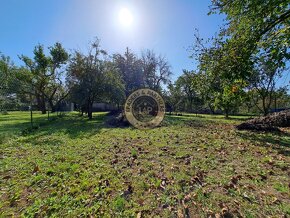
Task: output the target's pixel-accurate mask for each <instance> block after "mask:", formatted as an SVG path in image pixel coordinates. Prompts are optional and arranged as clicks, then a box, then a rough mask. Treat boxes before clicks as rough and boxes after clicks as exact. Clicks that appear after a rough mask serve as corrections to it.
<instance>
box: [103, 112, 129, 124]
mask: <svg viewBox="0 0 290 218" xmlns="http://www.w3.org/2000/svg"><path fill="white" fill-rule="evenodd" d="M106 123H107V124H108V125H109V126H111V127H126V126H129V125H130V124H129V122H128V120H127V119H126V116H125V114H124V112H118V113H110V114H109V115H108V118H107V121H106Z"/></svg>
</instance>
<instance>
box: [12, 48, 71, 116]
mask: <svg viewBox="0 0 290 218" xmlns="http://www.w3.org/2000/svg"><path fill="white" fill-rule="evenodd" d="M48 49H49V56H47V55H45V53H44V47H43V46H42V45H38V46H36V47H35V48H34V52H33V53H34V58H33V59H31V58H29V57H27V56H24V55H21V56H20V59H21V60H22V61H23V62H24V64H25V66H26V69H27V70H21V71H19V72H18V73H17V75H16V77H17V78H18V79H19V80H20V81H21V82H22V83H24V84H26V86H24V87H26V89H24V90H22V92H24V93H27V94H29V95H31V96H34V97H35V98H36V101H37V105H38V109H39V110H41V111H42V113H43V114H45V113H46V102H47V103H48V104H49V105H50V107H51V111H52V112H54V111H55V109H56V105H57V104H58V103H59V102H60V101H62V100H63V99H64V98H65V97H66V96H67V95H68V92H67V90H65V88H64V87H63V81H62V75H63V71H62V67H63V65H65V64H66V62H67V60H68V58H69V55H68V53H67V52H66V50H65V49H64V48H63V47H62V45H61V44H60V43H55V45H54V46H52V47H49V48H48Z"/></svg>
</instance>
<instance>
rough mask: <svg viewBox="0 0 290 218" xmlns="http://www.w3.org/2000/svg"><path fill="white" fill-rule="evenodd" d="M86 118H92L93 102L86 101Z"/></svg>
mask: <svg viewBox="0 0 290 218" xmlns="http://www.w3.org/2000/svg"><path fill="white" fill-rule="evenodd" d="M88 118H89V119H90V120H91V119H93V103H88Z"/></svg>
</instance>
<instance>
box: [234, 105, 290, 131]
mask: <svg viewBox="0 0 290 218" xmlns="http://www.w3.org/2000/svg"><path fill="white" fill-rule="evenodd" d="M279 127H290V110H284V111H281V112H278V113H273V114H269V115H267V116H264V117H257V118H254V119H251V120H248V121H247V122H244V123H241V124H240V125H238V126H236V128H237V129H238V130H257V131H277V130H279Z"/></svg>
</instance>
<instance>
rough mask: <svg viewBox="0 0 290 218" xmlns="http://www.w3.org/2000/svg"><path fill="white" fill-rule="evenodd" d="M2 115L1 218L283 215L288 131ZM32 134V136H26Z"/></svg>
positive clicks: (185, 121) (206, 121) (189, 120)
mask: <svg viewBox="0 0 290 218" xmlns="http://www.w3.org/2000/svg"><path fill="white" fill-rule="evenodd" d="M34 117H35V124H34V125H35V126H37V128H34V129H30V123H29V118H30V117H29V113H27V112H11V113H9V115H0V137H1V140H0V217H7V216H8V217H9V216H13V215H14V216H16V217H18V216H21V215H22V216H25V217H35V216H36V217H45V216H47V217H76V216H85V217H86V216H92V217H136V216H137V214H139V215H140V214H141V216H142V217H177V216H179V217H181V214H183V215H184V216H186V215H187V216H190V217H196V216H197V215H198V217H208V216H210V215H212V216H213V215H215V214H220V215H221V216H222V215H223V216H226V215H232V216H234V217H236V216H239V215H240V216H242V217H282V216H287V215H288V216H289V215H290V207H289V204H290V201H289V199H290V198H289V197H290V196H289V174H290V172H289V159H290V158H289V155H290V153H289V152H290V148H289V146H290V134H289V129H288V130H287V129H285V132H284V133H254V132H245V131H237V130H235V129H234V125H236V124H238V123H240V122H241V120H243V119H246V117H231V119H227V120H225V119H224V118H222V117H221V116H204V115H203V116H198V117H196V116H195V115H191V114H186V115H185V116H168V117H166V119H165V120H164V122H163V124H162V126H161V127H160V128H156V129H151V130H146V131H144V130H143V131H142V130H137V129H134V128H132V127H128V128H109V127H108V126H106V125H105V124H104V120H105V119H106V113H95V114H94V119H93V120H91V121H90V120H88V119H87V118H85V117H79V116H78V114H76V113H70V114H66V115H65V116H63V117H57V116H56V115H53V116H51V118H52V119H51V120H50V121H48V120H47V115H41V114H39V113H36V112H35V113H34ZM25 130H29V131H25Z"/></svg>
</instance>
